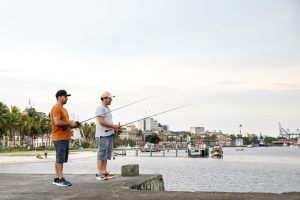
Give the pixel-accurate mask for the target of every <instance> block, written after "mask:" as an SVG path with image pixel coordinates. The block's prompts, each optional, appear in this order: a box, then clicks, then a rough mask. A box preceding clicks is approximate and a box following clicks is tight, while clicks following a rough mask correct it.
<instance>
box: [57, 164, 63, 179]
mask: <svg viewBox="0 0 300 200" xmlns="http://www.w3.org/2000/svg"><path fill="white" fill-rule="evenodd" d="M63 167H64V164H63V163H55V171H56V178H59V179H62V178H63Z"/></svg>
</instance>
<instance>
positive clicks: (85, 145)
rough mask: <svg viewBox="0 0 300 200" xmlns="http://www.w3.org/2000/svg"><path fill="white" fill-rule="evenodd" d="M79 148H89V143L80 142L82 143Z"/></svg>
mask: <svg viewBox="0 0 300 200" xmlns="http://www.w3.org/2000/svg"><path fill="white" fill-rule="evenodd" d="M81 146H82V147H83V148H89V147H90V143H89V142H86V141H82V142H81Z"/></svg>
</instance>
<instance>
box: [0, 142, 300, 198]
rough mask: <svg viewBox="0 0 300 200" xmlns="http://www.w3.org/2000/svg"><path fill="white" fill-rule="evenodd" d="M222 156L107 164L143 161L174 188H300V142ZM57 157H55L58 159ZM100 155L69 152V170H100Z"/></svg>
mask: <svg viewBox="0 0 300 200" xmlns="http://www.w3.org/2000/svg"><path fill="white" fill-rule="evenodd" d="M223 151H224V158H223V159H211V158H188V157H187V154H186V153H185V152H184V151H180V152H179V156H178V157H177V158H176V157H175V152H174V151H173V152H172V151H170V152H167V153H166V157H162V153H161V152H158V153H153V157H149V154H150V153H139V157H135V156H134V152H128V151H127V156H124V157H117V158H116V160H113V161H109V163H108V167H109V169H110V170H112V171H113V172H116V173H118V174H120V172H121V166H122V165H126V164H139V168H140V173H141V174H162V175H163V178H164V182H165V189H166V190H169V191H219V192H221V191H222V192H271V193H282V192H292V191H296V192H300V148H292V147H257V148H244V151H236V148H224V149H223ZM53 162H54V161H53ZM53 162H40V163H24V164H12V165H2V166H0V167H1V168H0V173H47V174H52V173H53ZM95 164H96V160H95V156H94V155H91V156H89V157H86V158H81V159H80V158H77V159H76V158H73V159H72V156H71V158H70V161H69V162H68V163H67V164H66V165H65V167H64V172H65V173H72V174H93V173H96V171H97V170H96V165H95Z"/></svg>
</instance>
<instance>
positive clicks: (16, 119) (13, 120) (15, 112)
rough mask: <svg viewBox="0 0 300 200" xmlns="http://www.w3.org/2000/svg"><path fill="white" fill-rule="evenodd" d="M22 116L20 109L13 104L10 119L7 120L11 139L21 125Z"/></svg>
mask: <svg viewBox="0 0 300 200" xmlns="http://www.w3.org/2000/svg"><path fill="white" fill-rule="evenodd" d="M20 116H21V112H20V109H19V108H18V107H16V106H11V107H10V113H9V114H8V120H7V125H8V132H9V140H10V141H12V138H13V136H15V135H16V131H17V129H18V127H19V125H20V119H21V117H20ZM14 145H15V144H14Z"/></svg>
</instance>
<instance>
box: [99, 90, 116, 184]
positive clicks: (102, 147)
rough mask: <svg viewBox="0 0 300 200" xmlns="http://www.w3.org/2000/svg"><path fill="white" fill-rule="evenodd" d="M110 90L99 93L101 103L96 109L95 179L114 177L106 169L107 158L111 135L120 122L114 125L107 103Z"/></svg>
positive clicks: (111, 141) (110, 148)
mask: <svg viewBox="0 0 300 200" xmlns="http://www.w3.org/2000/svg"><path fill="white" fill-rule="evenodd" d="M113 97H114V96H112V95H111V93H110V92H107V91H106V92H103V93H102V95H101V103H100V105H99V106H98V107H97V109H96V113H95V114H96V134H95V137H96V142H97V146H98V150H97V168H98V173H97V174H96V179H97V180H109V179H112V178H115V176H114V175H113V174H110V173H109V172H108V171H107V160H111V157H112V147H113V135H114V134H118V133H119V132H120V128H121V126H120V124H118V125H114V124H113V120H112V115H111V110H110V109H109V107H108V106H109V105H110V104H111V101H112V98H113Z"/></svg>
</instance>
